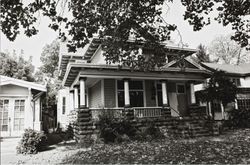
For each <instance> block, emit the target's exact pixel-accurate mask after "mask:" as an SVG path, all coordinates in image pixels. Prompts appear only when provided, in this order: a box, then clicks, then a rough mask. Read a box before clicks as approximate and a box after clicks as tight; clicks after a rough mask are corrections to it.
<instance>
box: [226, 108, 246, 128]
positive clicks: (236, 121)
mask: <svg viewBox="0 0 250 165" xmlns="http://www.w3.org/2000/svg"><path fill="white" fill-rule="evenodd" d="M227 124H228V126H229V127H234V128H250V111H249V110H247V109H237V110H236V109H234V110H231V111H230V112H229V122H228V123H227Z"/></svg>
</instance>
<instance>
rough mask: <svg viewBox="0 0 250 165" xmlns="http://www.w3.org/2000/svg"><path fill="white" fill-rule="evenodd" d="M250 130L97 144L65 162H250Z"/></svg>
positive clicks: (66, 159)
mask: <svg viewBox="0 0 250 165" xmlns="http://www.w3.org/2000/svg"><path fill="white" fill-rule="evenodd" d="M249 132H250V130H249V129H246V130H237V131H235V132H229V133H228V134H225V135H222V136H219V137H204V138H198V139H192V140H165V139H164V140H162V141H155V142H138V141H137V142H130V143H119V144H95V145H93V146H92V148H91V150H89V151H79V152H78V153H76V154H74V155H71V156H69V157H66V158H65V159H64V161H63V163H65V164H100V163H103V164H249V163H250V161H249V156H250V152H249V151H250V149H249V148H250V139H249V136H250V134H249Z"/></svg>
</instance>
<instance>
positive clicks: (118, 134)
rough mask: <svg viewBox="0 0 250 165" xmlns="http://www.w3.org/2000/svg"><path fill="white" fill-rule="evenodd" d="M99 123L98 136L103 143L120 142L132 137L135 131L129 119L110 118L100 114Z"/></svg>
mask: <svg viewBox="0 0 250 165" xmlns="http://www.w3.org/2000/svg"><path fill="white" fill-rule="evenodd" d="M99 123H100V138H102V139H103V140H104V142H105V143H109V142H122V141H124V140H125V139H128V138H133V137H134V136H135V134H136V131H137V129H136V128H135V127H134V126H132V124H131V122H129V120H126V119H115V118H110V117H108V116H107V115H105V114H104V115H102V116H100V120H99ZM127 137H128V138H127Z"/></svg>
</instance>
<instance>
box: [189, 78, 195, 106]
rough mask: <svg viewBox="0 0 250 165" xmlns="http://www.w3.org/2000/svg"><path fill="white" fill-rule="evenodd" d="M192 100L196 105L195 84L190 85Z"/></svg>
mask: <svg viewBox="0 0 250 165" xmlns="http://www.w3.org/2000/svg"><path fill="white" fill-rule="evenodd" d="M190 98H191V104H196V98H195V92H194V84H193V83H191V84H190Z"/></svg>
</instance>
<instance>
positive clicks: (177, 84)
mask: <svg viewBox="0 0 250 165" xmlns="http://www.w3.org/2000/svg"><path fill="white" fill-rule="evenodd" d="M180 85H182V86H183V87H184V88H183V89H184V92H183V93H182V92H179V91H178V86H180ZM176 93H177V94H186V85H185V83H176Z"/></svg>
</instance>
